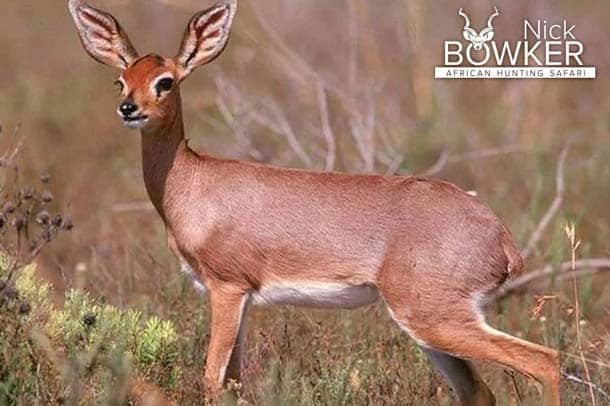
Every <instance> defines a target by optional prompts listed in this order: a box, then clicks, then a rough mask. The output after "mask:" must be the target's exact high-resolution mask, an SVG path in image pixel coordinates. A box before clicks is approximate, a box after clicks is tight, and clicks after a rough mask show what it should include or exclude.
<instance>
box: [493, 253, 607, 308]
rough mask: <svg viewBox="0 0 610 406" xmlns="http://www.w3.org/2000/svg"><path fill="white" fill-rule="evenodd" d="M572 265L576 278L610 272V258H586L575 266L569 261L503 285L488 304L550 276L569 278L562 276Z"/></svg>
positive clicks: (546, 267) (527, 274)
mask: <svg viewBox="0 0 610 406" xmlns="http://www.w3.org/2000/svg"><path fill="white" fill-rule="evenodd" d="M572 265H573V266H574V269H575V270H576V276H583V275H589V274H591V273H592V272H593V273H596V272H603V271H606V272H607V271H610V258H586V259H577V260H576V261H574V264H572V262H571V261H569V262H564V263H562V264H559V265H557V266H553V265H546V266H545V267H543V268H540V269H536V270H534V271H531V272H528V273H526V274H523V275H521V276H520V277H518V278H515V279H513V280H511V281H509V282H507V283H506V284H504V285H502V286H501V287H500V288H498V289H497V290H496V291H495V292H493V293H492V294H490V295H489V296H488V299H487V303H491V302H494V301H497V300H499V299H502V298H503V297H505V296H508V294H509V293H512V292H514V291H517V290H519V289H521V288H523V287H524V286H525V285H528V284H530V283H532V282H534V281H537V280H540V279H543V278H546V277H549V276H554V275H558V276H559V277H568V276H570V275H567V274H565V275H562V274H564V273H566V272H567V271H570V270H571V269H572ZM586 270H591V272H586Z"/></svg>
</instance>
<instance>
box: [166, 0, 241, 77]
mask: <svg viewBox="0 0 610 406" xmlns="http://www.w3.org/2000/svg"><path fill="white" fill-rule="evenodd" d="M236 11H237V4H236V2H235V1H228V2H225V3H220V4H217V5H215V6H213V7H210V8H209V9H207V10H204V11H200V12H199V13H197V14H195V15H194V16H193V18H191V21H190V22H189V24H188V26H187V28H186V31H185V33H184V37H183V39H182V44H181V46H180V52H179V53H178V55H177V56H176V62H177V64H178V67H179V80H182V79H184V78H185V77H186V76H188V75H189V74H190V73H191V72H192V71H193V70H194V69H195V68H197V67H199V66H202V65H205V64H207V63H210V62H211V61H213V60H214V59H215V58H216V57H218V55H220V54H221V53H222V51H223V50H224V48H225V46H226V45H227V42H228V40H229V32H230V29H231V24H232V22H233V18H234V17H235V13H236Z"/></svg>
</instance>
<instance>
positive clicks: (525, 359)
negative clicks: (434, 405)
mask: <svg viewBox="0 0 610 406" xmlns="http://www.w3.org/2000/svg"><path fill="white" fill-rule="evenodd" d="M392 293H394V294H392ZM395 293H396V292H390V293H389V294H387V293H386V294H384V292H382V294H384V297H385V300H386V304H387V306H388V309H389V311H390V314H391V315H392V317H393V318H394V320H395V321H396V322H397V323H398V325H399V326H400V327H401V328H402V329H403V330H405V331H407V333H408V334H409V335H410V336H411V337H412V338H413V339H415V340H416V341H417V342H418V344H420V345H421V346H423V347H426V348H430V349H432V350H435V351H437V352H438V351H440V352H442V353H445V354H451V355H452V359H451V358H443V359H441V357H438V356H436V357H437V358H438V359H439V362H440V363H441V364H443V365H442V366H444V367H445V369H446V370H451V371H452V374H451V377H452V378H453V379H454V380H456V382H459V383H463V382H465V383H468V380H463V379H464V376H465V375H464V374H463V373H461V372H459V369H460V368H464V364H462V363H460V362H456V361H459V359H468V360H476V361H482V362H490V363H494V364H498V365H502V366H504V367H507V368H511V369H513V370H515V371H518V372H520V373H522V374H524V375H526V376H529V377H531V378H534V379H535V380H536V381H538V382H539V383H541V384H542V386H543V396H544V402H543V403H544V405H545V406H558V405H559V404H560V391H559V381H560V374H559V354H558V353H557V351H555V350H552V349H550V348H547V347H544V346H542V345H538V344H534V343H530V342H528V341H525V340H522V339H519V338H516V337H512V336H510V335H508V334H506V333H503V332H501V331H498V330H495V329H493V328H492V327H490V326H489V325H488V324H487V323H485V321H484V318H483V315H482V314H481V312H480V310H479V309H478V306H477V303H476V301H475V300H474V299H473V298H468V297H463V296H461V295H459V294H457V293H448V292H442V293H443V294H442V295H441V294H434V295H428V294H422V293H421V292H419V294H418V295H417V298H416V299H414V298H409V297H406V296H405V295H402V296H398V295H396V294H395ZM436 293H440V292H436ZM407 296H408V295H407ZM433 362H434V361H433ZM437 366H438V364H437ZM456 368H457V369H456ZM456 371H458V372H456ZM472 379H474V375H473V376H472ZM466 388H467V386H466ZM479 388H480V386H479ZM471 392H472V391H471ZM474 392H476V390H475V391H474ZM456 394H458V396H459V392H458V391H456ZM466 404H468V403H466Z"/></svg>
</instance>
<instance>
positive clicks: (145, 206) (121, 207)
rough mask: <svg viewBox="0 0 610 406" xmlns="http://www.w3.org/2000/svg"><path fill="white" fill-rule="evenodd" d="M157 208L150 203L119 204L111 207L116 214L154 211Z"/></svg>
mask: <svg viewBox="0 0 610 406" xmlns="http://www.w3.org/2000/svg"><path fill="white" fill-rule="evenodd" d="M154 209H155V207H154V206H153V205H152V204H151V203H150V202H131V203H117V204H114V205H112V206H111V207H110V211H112V212H114V213H126V212H132V211H152V210H154Z"/></svg>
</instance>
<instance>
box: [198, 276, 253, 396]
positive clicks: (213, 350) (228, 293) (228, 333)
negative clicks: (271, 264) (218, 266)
mask: <svg viewBox="0 0 610 406" xmlns="http://www.w3.org/2000/svg"><path fill="white" fill-rule="evenodd" d="M248 299H249V296H248V294H247V293H246V292H244V291H243V290H240V289H237V288H232V287H226V286H222V285H221V286H215V287H213V288H212V287H210V306H211V311H212V321H211V326H210V330H211V336H210V345H209V347H208V356H207V361H206V368H205V378H204V379H205V386H206V392H207V394H208V396H210V397H211V398H215V397H217V396H218V394H219V392H220V391H221V389H222V386H223V384H224V383H225V380H226V379H227V378H231V379H237V380H239V365H236V362H235V361H237V360H239V358H240V357H239V356H237V357H236V359H234V360H233V362H231V361H232V360H231V358H232V357H231V356H232V354H233V352H234V349H235V351H240V349H239V348H235V347H236V345H241V340H238V338H239V336H240V327H241V325H242V323H243V318H244V313H245V311H246V307H247V303H248ZM238 341H239V343H238ZM234 358H235V357H234ZM229 363H231V371H230V372H231V376H227V369H228V368H229Z"/></svg>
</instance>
